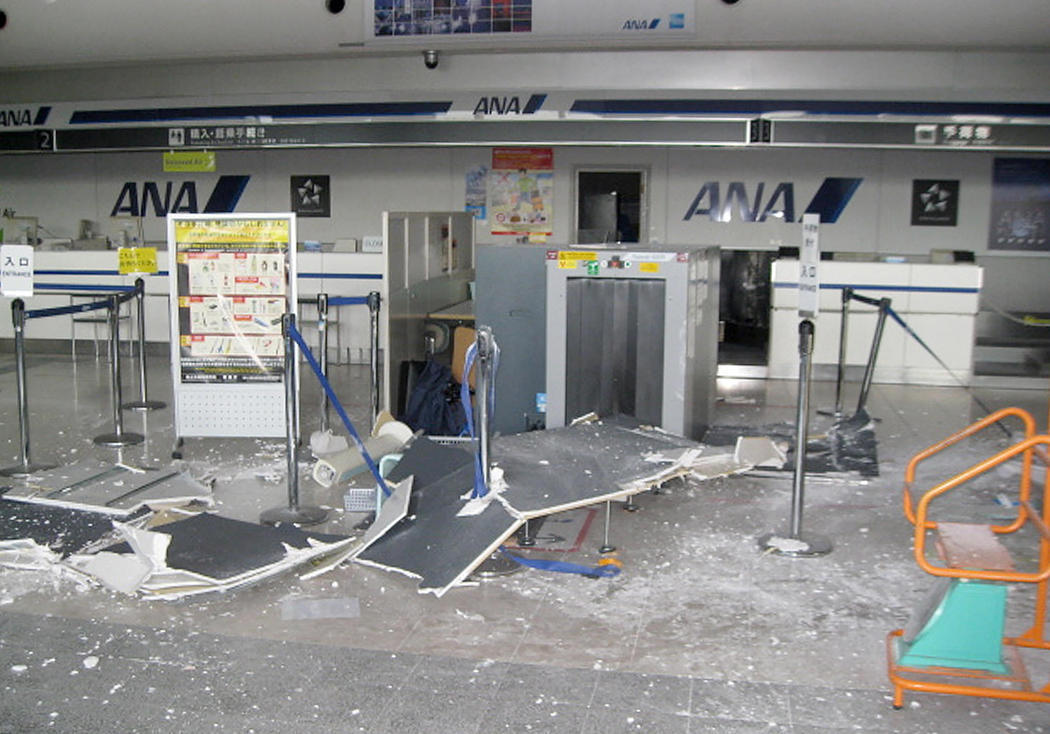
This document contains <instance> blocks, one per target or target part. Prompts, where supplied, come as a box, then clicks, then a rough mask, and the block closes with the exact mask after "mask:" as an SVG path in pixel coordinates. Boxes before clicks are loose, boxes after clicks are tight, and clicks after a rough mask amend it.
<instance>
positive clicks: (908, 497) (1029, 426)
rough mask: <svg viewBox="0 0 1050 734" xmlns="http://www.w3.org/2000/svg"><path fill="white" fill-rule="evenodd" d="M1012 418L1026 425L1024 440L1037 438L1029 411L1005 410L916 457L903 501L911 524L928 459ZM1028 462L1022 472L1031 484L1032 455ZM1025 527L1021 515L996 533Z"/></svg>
mask: <svg viewBox="0 0 1050 734" xmlns="http://www.w3.org/2000/svg"><path fill="white" fill-rule="evenodd" d="M1010 416H1014V417H1016V418H1019V419H1020V420H1021V422H1022V423H1023V424H1024V437H1025V438H1031V437H1032V436H1034V435H1035V419H1034V418H1032V416H1031V415H1030V414H1029V413H1028V412H1027V411H1025V410H1022V409H1021V408H1003V409H1002V410H997V411H995V412H994V413H992V414H991V415H988V416H987V417H985V418H982V419H981V420H979V421H977V422H976V423H973V424H972V425H969V426H967V427H966V428H964V429H962V430H961V431H959V432H958V433H953V434H952V435H951V436H948V438H946V439H944V440H943V441H939V442H938V443H935V444H934V445H933V446H930V447H929V448H927V449H924V450H922V451H920V452H919V453H917V454H915V456H913V457H912V458H911V461H909V462H908V466H907V468H906V469H905V471H904V495H903V500H904V516H905V517H907V518H908V521H909V522H910V523H911V524H912V525H914V524H915V511H914V509H913V508H912V503H913V499H912V488H913V486H914V484H915V474H916V471H917V470H918V468H919V464H921V463H922V462H923V461H925V460H926V459H928V458H930V457H931V456H933V455H935V454H938V453H940V452H941V451H944V450H945V449H946V448H948V447H949V446H954V445H955V444H957V443H959V442H960V441H962V440H963V439H966V438H969V437H970V436H973V435H975V434H977V433H980V432H981V431H983V430H984V429H985V428H988V427H989V426H992V425H995V424H996V423H998V422H999V421H1001V420H1002V419H1003V418H1008V417H1010ZM1024 461H1025V465H1024V466H1023V467H1022V471H1021V481H1022V482H1027V481H1029V474H1030V471H1029V470H1030V468H1031V462H1032V457H1031V452H1029V453H1028V454H1026V456H1025V459H1024ZM1023 524H1024V518H1023V517H1022V516H1021V513H1020V512H1018V516H1017V519H1016V520H1014V522H1012V523H1011V524H1010V525H1006V526H995V527H993V528H992V530H993V531H995V532H997V533H1012V532H1014V531H1015V530H1017V529H1018V528H1019V527H1021V525H1023ZM928 527H929V526H928Z"/></svg>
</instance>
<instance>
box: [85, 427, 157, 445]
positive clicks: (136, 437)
mask: <svg viewBox="0 0 1050 734" xmlns="http://www.w3.org/2000/svg"><path fill="white" fill-rule="evenodd" d="M92 440H93V441H94V442H95V445H96V446H134V445H135V444H140V443H142V442H143V441H145V440H146V437H145V436H143V435H142V434H141V433H131V432H130V431H124V432H123V433H103V434H102V435H101V436H95V438H94V439H92Z"/></svg>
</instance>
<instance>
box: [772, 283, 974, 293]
mask: <svg viewBox="0 0 1050 734" xmlns="http://www.w3.org/2000/svg"><path fill="white" fill-rule="evenodd" d="M773 287H774V288H798V283H787V282H780V281H778V282H775V283H773ZM820 288H821V290H841V289H842V288H852V289H853V290H855V291H894V292H897V293H980V292H981V289H980V288H970V287H959V288H955V287H951V286H934V285H854V284H853V283H821V284H820Z"/></svg>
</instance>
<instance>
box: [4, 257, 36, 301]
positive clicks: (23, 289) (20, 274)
mask: <svg viewBox="0 0 1050 734" xmlns="http://www.w3.org/2000/svg"><path fill="white" fill-rule="evenodd" d="M0 290H2V291H3V294H4V295H5V296H9V297H11V298H26V297H28V296H31V295H33V247H32V245H2V246H0Z"/></svg>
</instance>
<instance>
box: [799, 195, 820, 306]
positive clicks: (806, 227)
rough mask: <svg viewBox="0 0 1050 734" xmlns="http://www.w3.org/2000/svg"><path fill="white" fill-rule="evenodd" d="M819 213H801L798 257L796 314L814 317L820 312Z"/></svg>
mask: <svg viewBox="0 0 1050 734" xmlns="http://www.w3.org/2000/svg"><path fill="white" fill-rule="evenodd" d="M819 263H820V215H819V214H803V215H802V249H801V250H800V251H799V257H798V314H799V316H801V317H802V318H804V319H815V318H817V314H818V313H819V312H820V278H819V277H818V275H817V265H818V264H819Z"/></svg>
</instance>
